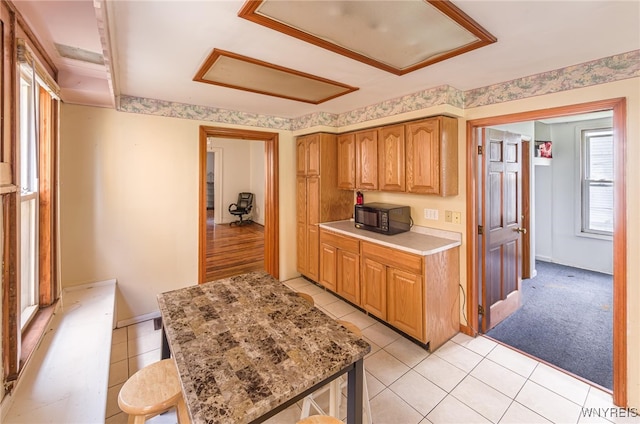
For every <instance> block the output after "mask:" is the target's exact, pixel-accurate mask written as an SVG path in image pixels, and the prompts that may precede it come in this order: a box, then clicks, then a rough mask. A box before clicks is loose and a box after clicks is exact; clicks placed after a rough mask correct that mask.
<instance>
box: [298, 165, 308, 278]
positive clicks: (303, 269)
mask: <svg viewBox="0 0 640 424" xmlns="http://www.w3.org/2000/svg"><path fill="white" fill-rule="evenodd" d="M307 258H308V256H307V179H306V178H305V177H296V261H297V269H298V272H299V273H300V274H302V275H306V274H307V264H308V259H307Z"/></svg>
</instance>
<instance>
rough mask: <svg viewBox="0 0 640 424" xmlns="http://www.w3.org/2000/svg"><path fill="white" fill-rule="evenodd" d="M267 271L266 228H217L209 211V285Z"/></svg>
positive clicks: (211, 212)
mask: <svg viewBox="0 0 640 424" xmlns="http://www.w3.org/2000/svg"><path fill="white" fill-rule="evenodd" d="M263 269H264V227H263V226H262V225H259V224H256V223H250V224H244V225H242V226H237V225H229V224H216V223H215V222H214V221H213V211H212V210H208V211H207V260H206V272H207V279H206V281H212V280H218V279H220V278H226V277H230V276H232V275H238V274H243V273H245V272H250V271H259V270H263Z"/></svg>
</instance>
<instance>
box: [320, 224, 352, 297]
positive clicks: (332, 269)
mask: <svg viewBox="0 0 640 424" xmlns="http://www.w3.org/2000/svg"><path fill="white" fill-rule="evenodd" d="M320 268H321V272H320V284H322V285H323V286H325V287H326V288H328V289H329V290H332V291H334V292H336V293H337V294H338V295H340V296H342V297H343V298H345V299H346V300H348V301H349V302H351V303H354V304H356V305H359V304H360V241H359V240H358V239H356V238H354V237H348V236H343V235H340V234H336V233H333V232H330V231H324V230H321V231H320Z"/></svg>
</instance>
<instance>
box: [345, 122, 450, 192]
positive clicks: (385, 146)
mask: <svg viewBox="0 0 640 424" xmlns="http://www.w3.org/2000/svg"><path fill="white" fill-rule="evenodd" d="M338 188H340V189H343V190H354V189H361V190H383V191H395V192H406V193H417V194H435V195H440V196H452V195H456V194H458V121H457V119H455V118H450V117H448V116H435V117H432V118H426V119H422V120H419V121H413V122H407V123H403V124H396V125H388V126H384V127H378V128H372V129H368V130H364V131H357V132H352V133H347V134H342V135H339V136H338Z"/></svg>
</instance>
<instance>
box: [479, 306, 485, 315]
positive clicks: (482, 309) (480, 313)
mask: <svg viewBox="0 0 640 424" xmlns="http://www.w3.org/2000/svg"><path fill="white" fill-rule="evenodd" d="M478 315H484V306H482V305H478Z"/></svg>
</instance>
